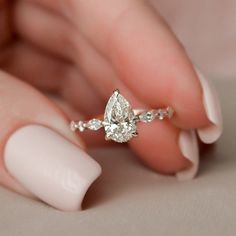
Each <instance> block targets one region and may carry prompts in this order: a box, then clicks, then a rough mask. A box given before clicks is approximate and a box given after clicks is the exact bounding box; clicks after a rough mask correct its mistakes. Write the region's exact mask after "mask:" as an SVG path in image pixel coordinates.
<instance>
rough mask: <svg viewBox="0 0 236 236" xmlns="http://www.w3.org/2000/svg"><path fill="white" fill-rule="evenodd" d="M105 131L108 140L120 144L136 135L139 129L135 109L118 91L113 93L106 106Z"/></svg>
mask: <svg viewBox="0 0 236 236" xmlns="http://www.w3.org/2000/svg"><path fill="white" fill-rule="evenodd" d="M104 129H105V132H106V138H107V139H112V140H114V141H116V142H119V143H123V142H127V141H128V140H130V139H131V138H132V137H133V136H135V135H136V132H137V128H136V122H135V115H134V112H133V109H132V107H131V106H130V104H129V102H128V101H127V100H126V99H125V98H124V97H123V96H122V95H120V93H119V91H118V90H116V91H114V92H113V94H112V96H111V97H110V99H109V101H108V103H107V105H106V110H105V114H104Z"/></svg>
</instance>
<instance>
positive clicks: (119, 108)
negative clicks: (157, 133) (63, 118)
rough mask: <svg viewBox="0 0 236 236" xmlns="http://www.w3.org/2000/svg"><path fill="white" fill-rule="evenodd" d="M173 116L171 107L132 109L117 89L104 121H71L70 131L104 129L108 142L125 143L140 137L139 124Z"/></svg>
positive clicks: (109, 102) (109, 103)
mask: <svg viewBox="0 0 236 236" xmlns="http://www.w3.org/2000/svg"><path fill="white" fill-rule="evenodd" d="M173 114H174V110H173V109H172V108H171V107H169V106H168V107H166V108H159V109H151V110H143V109H132V107H131V105H130V103H129V102H128V101H127V100H126V99H125V98H124V97H123V96H122V95H121V94H120V92H119V90H118V89H117V90H115V91H114V92H113V94H112V95H111V97H110V98H109V100H108V102H107V105H106V109H105V113H104V119H103V120H102V119H96V118H93V119H91V120H88V121H71V123H70V129H71V130H72V131H77V130H79V131H80V132H83V131H84V130H86V129H89V130H93V131H96V130H99V129H101V128H104V130H105V133H106V135H105V139H106V140H113V141H115V142H118V143H123V142H127V141H129V140H130V139H131V138H133V137H137V136H138V132H137V125H136V124H137V123H138V122H144V123H149V122H151V121H153V120H155V119H159V120H163V119H165V118H168V119H170V118H171V117H172V116H173Z"/></svg>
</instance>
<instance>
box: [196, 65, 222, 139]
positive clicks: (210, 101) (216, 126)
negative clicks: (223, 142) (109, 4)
mask: <svg viewBox="0 0 236 236" xmlns="http://www.w3.org/2000/svg"><path fill="white" fill-rule="evenodd" d="M196 72H197V75H198V78H199V80H200V83H201V86H202V90H203V104H204V107H205V111H206V114H207V117H208V119H209V120H210V122H211V123H212V124H211V125H210V126H208V127H204V128H201V129H198V130H197V132H198V135H199V138H200V139H201V141H202V142H203V143H214V142H215V141H216V140H217V139H218V138H219V137H220V136H221V134H222V130H223V126H222V123H223V122H222V114H221V108H220V102H219V98H218V95H217V93H216V90H215V88H214V86H213V85H212V84H211V83H210V81H208V80H207V79H206V78H205V77H204V76H203V75H202V73H201V72H200V71H199V70H198V69H196Z"/></svg>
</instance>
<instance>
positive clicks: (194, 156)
mask: <svg viewBox="0 0 236 236" xmlns="http://www.w3.org/2000/svg"><path fill="white" fill-rule="evenodd" d="M179 148H180V151H181V153H182V155H183V156H184V157H185V158H186V159H188V160H189V161H190V162H191V163H192V165H191V166H190V167H189V168H187V169H184V170H182V171H180V172H178V173H176V177H177V178H178V179H179V180H188V179H192V178H194V177H195V175H196V174H197V171H198V165H199V149H198V142H197V137H196V133H195V131H194V130H182V131H181V132H180V134H179Z"/></svg>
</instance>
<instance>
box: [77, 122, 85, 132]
mask: <svg viewBox="0 0 236 236" xmlns="http://www.w3.org/2000/svg"><path fill="white" fill-rule="evenodd" d="M77 128H78V129H79V131H80V132H83V131H84V129H85V123H84V122H83V121H79V122H78V123H77Z"/></svg>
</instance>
